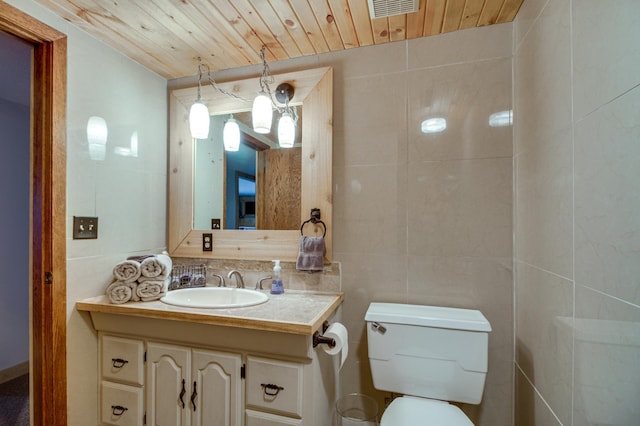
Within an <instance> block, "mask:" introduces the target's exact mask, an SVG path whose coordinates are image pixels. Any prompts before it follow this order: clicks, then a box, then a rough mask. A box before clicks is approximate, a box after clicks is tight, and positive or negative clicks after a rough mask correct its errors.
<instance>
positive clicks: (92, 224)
mask: <svg viewBox="0 0 640 426" xmlns="http://www.w3.org/2000/svg"><path fill="white" fill-rule="evenodd" d="M97 238H98V218H97V217H87V216H74V217H73V239H74V240H95V239H97Z"/></svg>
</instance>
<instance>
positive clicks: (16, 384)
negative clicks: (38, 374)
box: [0, 374, 29, 426]
mask: <svg viewBox="0 0 640 426" xmlns="http://www.w3.org/2000/svg"><path fill="white" fill-rule="evenodd" d="M0 426H29V375H28V374H25V375H24V376H20V377H16V378H15V379H13V380H9V381H8V382H4V383H1V384H0Z"/></svg>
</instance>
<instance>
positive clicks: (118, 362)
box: [111, 358, 129, 368]
mask: <svg viewBox="0 0 640 426" xmlns="http://www.w3.org/2000/svg"><path fill="white" fill-rule="evenodd" d="M111 362H112V363H113V368H122V367H124V365H125V364H126V363H128V362H129V361H127V360H126V359H122V358H111Z"/></svg>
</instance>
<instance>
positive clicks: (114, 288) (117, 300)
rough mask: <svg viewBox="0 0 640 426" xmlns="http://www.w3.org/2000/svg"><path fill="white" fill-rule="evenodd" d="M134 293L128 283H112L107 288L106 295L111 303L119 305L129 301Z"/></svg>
mask: <svg viewBox="0 0 640 426" xmlns="http://www.w3.org/2000/svg"><path fill="white" fill-rule="evenodd" d="M134 292H135V290H134V289H132V288H131V286H130V285H129V283H125V282H124V281H114V282H112V283H111V284H110V285H109V287H107V291H106V294H107V296H108V297H109V301H110V302H111V303H113V304H116V305H119V304H122V303H127V302H128V301H129V300H131V297H132V296H133V293H134ZM136 297H137V296H136Z"/></svg>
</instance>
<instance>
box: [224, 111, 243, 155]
mask: <svg viewBox="0 0 640 426" xmlns="http://www.w3.org/2000/svg"><path fill="white" fill-rule="evenodd" d="M222 141H223V143H224V150H225V151H237V150H238V149H240V126H238V122H237V121H236V120H235V118H233V116H231V117H229V118H228V119H227V121H225V123H224V129H223V130H222Z"/></svg>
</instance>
